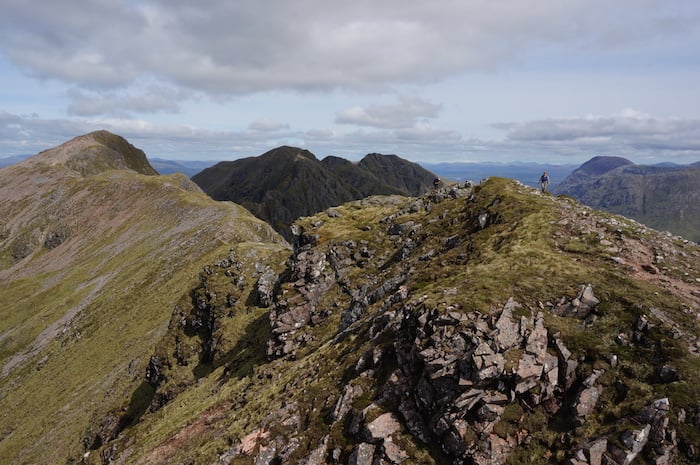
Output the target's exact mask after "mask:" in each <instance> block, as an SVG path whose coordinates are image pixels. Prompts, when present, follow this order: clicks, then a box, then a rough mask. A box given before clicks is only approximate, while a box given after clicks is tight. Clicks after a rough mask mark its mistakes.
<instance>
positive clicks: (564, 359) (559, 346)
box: [553, 338, 578, 390]
mask: <svg viewBox="0 0 700 465" xmlns="http://www.w3.org/2000/svg"><path fill="white" fill-rule="evenodd" d="M553 345H554V350H555V351H556V352H557V359H558V362H559V383H560V384H561V386H562V387H563V388H564V389H565V390H568V389H569V388H570V387H571V386H572V385H573V383H574V381H575V380H576V367H577V366H578V362H577V361H576V360H572V359H571V358H570V357H571V352H570V351H569V349H567V348H566V346H565V345H564V343H563V342H562V341H561V339H559V338H555V339H554V344H553Z"/></svg>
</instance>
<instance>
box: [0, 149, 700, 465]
mask: <svg viewBox="0 0 700 465" xmlns="http://www.w3.org/2000/svg"><path fill="white" fill-rule="evenodd" d="M78 145H79V144H76V145H74V147H76V149H77V146H78ZM80 150H82V146H81V148H80ZM78 151H79V150H78ZM92 152H93V151H92V150H91V151H90V153H92ZM78 158H79V159H83V158H82V156H79V157H78ZM291 158H294V159H295V161H294V163H296V164H297V165H300V164H303V165H306V164H308V165H311V166H312V167H314V168H322V166H321V164H322V163H323V160H321V162H318V160H316V161H314V160H313V159H311V158H310V157H308V156H304V155H303V154H302V155H301V156H300V157H298V159H297V154H294V153H292V157H291ZM324 160H325V159H324ZM381 160H384V158H381ZM103 162H104V160H103V159H102V158H100V157H97V158H95V159H94V163H95V164H97V165H98V166H96V167H91V166H82V167H79V168H82V169H83V171H77V170H76V169H72V168H69V167H66V166H65V165H64V164H60V163H59V164H55V165H51V164H47V163H39V162H37V161H36V160H30V161H28V162H27V163H25V164H21V165H17V166H14V167H10V168H6V169H2V170H0V195H2V198H3V202H2V203H0V219H1V220H2V222H1V223H0V224H2V229H1V230H0V275H1V277H2V279H3V284H5V286H3V287H2V288H0V363H1V364H2V366H3V367H4V370H6V374H5V376H2V377H0V418H2V425H1V426H0V457H3V459H4V460H6V461H7V462H9V463H11V464H13V465H14V464H30V463H46V462H48V463H84V464H105V463H122V464H125V465H126V464H166V463H173V464H188V465H190V464H199V463H207V464H208V463H216V464H219V465H243V464H245V465H260V464H266V465H273V464H279V465H287V464H290V465H292V464H296V465H302V464H303V465H324V464H325V465H373V464H375V463H380V464H392V465H394V464H401V463H404V464H407V463H421V464H426V465H446V464H453V465H465V464H478V465H506V464H508V465H524V464H531V463H542V464H543V465H544V464H566V465H600V464H601V463H603V461H605V463H606V464H607V465H626V464H628V463H630V462H632V461H634V460H637V461H650V462H653V463H657V464H664V463H665V464H673V465H690V464H692V463H694V461H695V460H696V457H697V456H696V455H695V449H694V445H696V444H698V443H700V429H698V427H697V425H698V424H700V412H698V411H697V399H698V398H700V333H699V331H698V328H697V321H698V318H700V247H698V245H696V244H693V243H692V242H689V241H687V240H683V239H681V238H678V237H673V236H670V235H666V234H661V233H659V232H658V231H655V230H653V229H650V228H648V227H646V226H644V225H642V224H640V223H638V222H636V221H634V220H631V219H628V218H625V217H621V216H618V215H614V214H610V213H606V212H603V211H597V210H594V209H591V208H589V207H586V206H583V205H581V204H579V203H578V202H576V201H575V200H573V199H571V198H569V197H565V196H564V197H554V196H551V195H548V194H544V193H541V192H540V191H539V190H538V189H534V188H530V187H527V186H524V185H522V184H521V183H518V182H515V181H512V180H506V179H501V178H490V179H488V180H485V181H484V182H483V183H481V184H479V185H473V184H464V185H453V186H440V187H439V188H437V189H431V190H430V192H429V193H425V194H423V195H420V196H406V195H398V194H393V195H375V196H369V197H365V198H363V199H360V200H355V201H351V202H346V203H343V204H340V205H337V206H335V207H333V208H327V209H325V210H323V211H321V212H319V213H316V214H314V215H311V216H307V217H302V218H298V219H297V220H296V221H294V222H293V223H292V226H291V228H290V231H291V234H292V240H291V243H292V244H293V247H290V246H289V244H288V243H287V242H285V241H284V240H283V239H282V238H281V237H280V236H279V235H278V234H277V233H275V232H274V231H273V230H272V228H271V227H270V225H268V224H266V223H264V222H262V221H261V220H259V219H257V218H255V217H253V216H252V215H251V214H250V213H249V212H247V211H246V210H245V209H243V208H242V207H240V206H239V205H236V204H233V203H231V202H215V201H213V200H211V198H209V197H208V196H206V195H205V194H204V193H203V192H202V191H201V190H200V189H199V188H198V187H197V186H196V185H195V184H194V183H193V182H191V181H189V180H187V179H186V178H185V177H184V176H182V175H172V176H153V175H147V174H141V173H138V172H136V171H134V170H133V169H112V168H107V169H102V168H103V167H104V164H103ZM327 164H329V165H332V166H334V167H337V168H339V169H340V168H343V169H345V168H348V169H355V168H354V167H353V165H352V164H350V165H348V164H347V163H345V162H343V161H342V159H336V158H333V159H329V160H328V161H327ZM271 168H273V167H271ZM304 168H306V167H305V166H304ZM285 169H286V168H285ZM93 171H94V172H95V173H94V174H91V173H92V172H93ZM83 172H84V173H85V174H83ZM302 173H303V175H302V176H301V177H299V178H297V179H300V180H307V181H314V180H315V179H316V178H314V177H313V176H316V175H318V174H319V173H323V171H322V170H321V169H318V170H316V171H313V170H306V169H305V170H303V171H302ZM368 179H370V180H371V178H368ZM331 181H332V180H331ZM372 182H373V181H372ZM308 186H315V187H317V188H325V184H322V183H321V184H313V183H312V182H311V183H307V187H308ZM329 186H330V187H333V186H332V183H331V184H329ZM308 195H309V196H311V195H313V193H308Z"/></svg>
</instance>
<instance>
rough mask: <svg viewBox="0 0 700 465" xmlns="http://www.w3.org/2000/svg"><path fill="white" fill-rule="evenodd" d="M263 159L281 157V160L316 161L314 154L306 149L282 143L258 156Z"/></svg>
mask: <svg viewBox="0 0 700 465" xmlns="http://www.w3.org/2000/svg"><path fill="white" fill-rule="evenodd" d="M260 158H263V159H283V160H292V161H298V160H311V161H318V159H317V158H316V156H315V155H314V154H313V153H311V152H309V151H308V150H306V149H302V148H299V147H292V146H289V145H282V146H280V147H277V148H274V149H272V150H269V151H267V152H265V153H264V154H263V155H261V156H260Z"/></svg>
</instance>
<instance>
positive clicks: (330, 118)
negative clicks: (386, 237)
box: [0, 0, 700, 164]
mask: <svg viewBox="0 0 700 465" xmlns="http://www.w3.org/2000/svg"><path fill="white" fill-rule="evenodd" d="M0 6H1V7H2V15H1V16H0V84H1V85H0V157H2V156H9V155H16V154H33V153H37V152H39V151H40V150H43V149H46V148H49V147H52V146H55V145H58V144H60V143H62V142H64V141H66V140H68V139H70V138H72V137H75V136H78V135H80V134H84V133H86V132H90V131H93V130H97V129H107V130H110V131H112V132H115V133H117V134H119V135H122V136H124V137H126V138H127V139H128V140H129V141H130V142H132V143H133V144H134V145H136V146H137V147H139V148H141V149H143V150H144V151H145V152H146V154H147V155H148V156H149V157H161V158H172V159H201V160H232V159H236V158H240V157H246V156H255V155H259V154H261V153H263V152H265V151H267V150H269V149H271V148H274V147H276V146H279V145H283V144H285V145H295V146H299V147H303V148H306V149H309V150H311V151H312V152H313V153H315V154H316V155H317V156H318V157H319V158H322V157H324V156H326V155H337V156H342V157H345V158H348V159H351V160H353V159H360V158H361V157H362V156H364V155H365V154H367V153H370V152H380V153H393V154H397V155H400V156H402V157H404V158H407V159H410V160H414V161H422V162H458V161H503V162H510V161H537V162H550V163H562V164H564V163H565V164H578V163H582V162H584V161H586V160H587V159H589V158H591V157H593V156H596V155H615V156H624V157H627V158H629V159H630V160H633V161H635V162H638V163H656V162H662V161H671V162H677V163H688V162H695V161H700V87H699V86H698V83H700V52H699V50H700V2H697V1H695V0H663V1H654V0H634V1H632V0H616V1H615V2H610V1H598V0H547V1H543V0H528V1H527V2H525V1H522V0H499V1H493V0H478V1H477V0H443V1H440V2H427V1H424V0H384V1H382V2H377V1H374V0H355V1H353V2H347V1H336V0H298V1H282V0H265V1H260V0H236V1H231V0H203V1H200V2H191V1H186V0H168V1H166V0H50V1H49V0H34V1H30V2H28V1H27V0H0Z"/></svg>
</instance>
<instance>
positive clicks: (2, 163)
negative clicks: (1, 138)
mask: <svg viewBox="0 0 700 465" xmlns="http://www.w3.org/2000/svg"><path fill="white" fill-rule="evenodd" d="M29 156H30V155H12V156H9V157H2V158H0V168H4V167H6V166H10V165H14V164H15V163H19V162H21V161H22V160H25V159H27V158H29Z"/></svg>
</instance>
